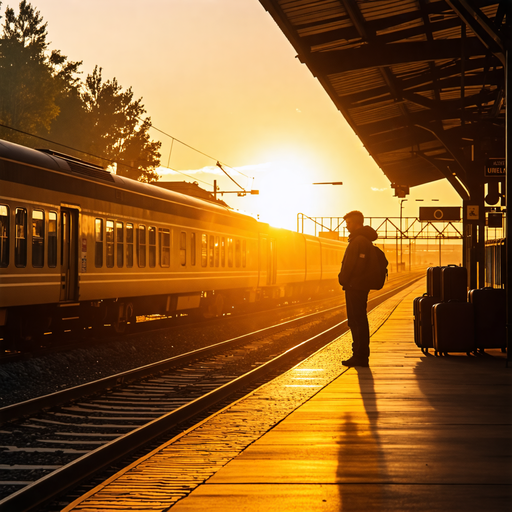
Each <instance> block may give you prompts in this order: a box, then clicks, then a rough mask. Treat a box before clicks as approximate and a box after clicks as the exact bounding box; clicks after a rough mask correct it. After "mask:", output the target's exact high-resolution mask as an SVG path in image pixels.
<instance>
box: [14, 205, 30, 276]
mask: <svg viewBox="0 0 512 512" xmlns="http://www.w3.org/2000/svg"><path fill="white" fill-rule="evenodd" d="M14 261H15V264H16V266H17V267H26V266H27V210H25V208H16V242H15V246H14Z"/></svg>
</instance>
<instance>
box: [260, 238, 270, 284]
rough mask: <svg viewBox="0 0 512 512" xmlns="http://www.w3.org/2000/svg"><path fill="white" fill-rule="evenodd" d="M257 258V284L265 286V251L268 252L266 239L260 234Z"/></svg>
mask: <svg viewBox="0 0 512 512" xmlns="http://www.w3.org/2000/svg"><path fill="white" fill-rule="evenodd" d="M258 247H259V258H258V286H259V287H261V286H265V285H266V284H267V270H268V269H267V253H268V239H267V237H266V236H263V235H262V234H260V235H259V244H258Z"/></svg>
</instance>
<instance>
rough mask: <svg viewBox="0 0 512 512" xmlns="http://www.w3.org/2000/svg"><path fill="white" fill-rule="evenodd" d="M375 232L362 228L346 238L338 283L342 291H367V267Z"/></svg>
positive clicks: (367, 227)
mask: <svg viewBox="0 0 512 512" xmlns="http://www.w3.org/2000/svg"><path fill="white" fill-rule="evenodd" d="M377 237H378V235H377V232H376V231H375V230H374V229H373V228H372V227H370V226H363V227H362V228H359V229H357V230H356V231H354V232H353V233H350V236H349V237H348V246H347V249H346V250H345V255H344V256H343V261H342V263H341V271H340V273H339V274H338V281H339V283H340V284H341V286H343V289H347V288H355V289H358V290H369V289H370V286H369V284H368V282H367V281H368V280H367V279H366V277H367V266H368V260H369V255H370V251H371V250H372V242H373V241H374V240H377Z"/></svg>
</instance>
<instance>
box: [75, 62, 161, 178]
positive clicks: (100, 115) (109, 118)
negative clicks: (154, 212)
mask: <svg viewBox="0 0 512 512" xmlns="http://www.w3.org/2000/svg"><path fill="white" fill-rule="evenodd" d="M82 100H83V103H84V106H85V111H86V113H87V114H86V123H85V126H86V130H87V131H88V134H87V136H88V140H89V141H90V144H89V148H88V151H89V152H90V153H94V154H97V155H99V156H102V157H104V158H107V159H108V160H111V161H112V162H115V163H116V165H117V174H119V175H122V176H127V177H130V178H134V179H139V180H140V181H146V182H151V181H156V180H157V179H158V175H157V174H156V172H155V168H156V167H157V166H158V165H159V164H160V153H159V149H160V146H161V143H160V142H155V141H151V140H150V138H149V134H148V131H149V128H150V127H151V119H150V118H148V117H147V118H145V119H142V116H143V115H144V114H145V113H146V110H145V108H144V106H143V105H142V98H140V99H138V100H135V99H134V98H133V91H132V89H131V87H130V88H128V89H127V90H125V91H123V89H122V88H121V86H120V85H119V84H118V83H117V80H116V79H115V78H114V79H112V80H107V81H104V80H103V77H102V69H101V68H98V66H96V67H95V68H94V71H93V73H92V74H91V75H89V76H87V78H86V80H85V86H84V89H83V92H82Z"/></svg>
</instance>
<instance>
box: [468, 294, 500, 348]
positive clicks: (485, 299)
mask: <svg viewBox="0 0 512 512" xmlns="http://www.w3.org/2000/svg"><path fill="white" fill-rule="evenodd" d="M468 296H469V302H471V303H472V304H473V307H474V309H475V344H476V347H477V348H479V349H481V350H485V349H486V348H501V349H502V350H503V351H504V350H505V348H506V346H507V332H506V315H507V309H506V292H505V290H504V289H503V288H479V289H477V290H470V291H469V294H468Z"/></svg>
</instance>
